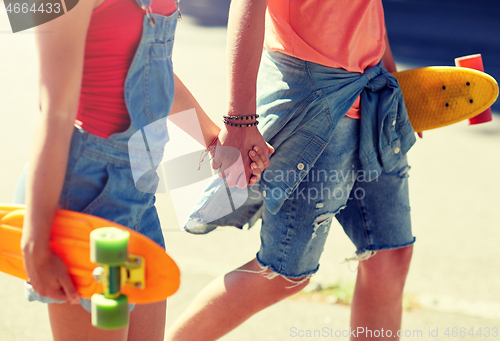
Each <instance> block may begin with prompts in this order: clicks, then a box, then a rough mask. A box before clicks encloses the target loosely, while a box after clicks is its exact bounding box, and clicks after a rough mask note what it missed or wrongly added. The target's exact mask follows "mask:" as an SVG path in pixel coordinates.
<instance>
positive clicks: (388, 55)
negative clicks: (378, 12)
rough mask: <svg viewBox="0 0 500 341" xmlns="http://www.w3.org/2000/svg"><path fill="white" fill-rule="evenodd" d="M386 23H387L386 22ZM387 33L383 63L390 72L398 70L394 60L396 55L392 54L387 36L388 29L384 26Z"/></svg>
mask: <svg viewBox="0 0 500 341" xmlns="http://www.w3.org/2000/svg"><path fill="white" fill-rule="evenodd" d="M384 25H385V24H384ZM384 31H385V35H384V41H385V52H384V55H383V56H382V64H383V65H384V67H385V69H386V70H387V71H389V72H391V73H392V72H397V71H398V70H397V68H396V63H395V62H394V57H393V56H392V51H391V46H390V45H389V38H388V36H387V29H386V28H384Z"/></svg>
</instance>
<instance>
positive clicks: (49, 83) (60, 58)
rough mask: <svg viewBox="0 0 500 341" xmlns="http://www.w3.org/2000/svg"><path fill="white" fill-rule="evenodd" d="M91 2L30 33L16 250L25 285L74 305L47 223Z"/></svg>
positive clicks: (57, 188)
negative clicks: (32, 49)
mask: <svg viewBox="0 0 500 341" xmlns="http://www.w3.org/2000/svg"><path fill="white" fill-rule="evenodd" d="M95 5H96V0H86V1H80V3H79V4H78V6H77V7H75V8H74V9H73V10H72V11H70V12H68V13H67V14H65V15H63V16H61V17H59V18H57V19H55V20H52V21H50V22H48V23H46V24H44V25H41V26H39V27H37V28H36V42H37V47H38V53H39V70H40V71H39V72H40V74H39V79H40V116H39V118H38V123H37V127H36V130H35V138H34V144H33V148H32V152H31V157H30V163H29V171H28V177H27V183H26V215H25V219H24V227H23V237H22V240H21V248H22V251H23V255H24V262H25V268H26V272H27V274H28V280H29V282H30V283H31V284H32V285H33V288H34V289H35V290H36V291H37V292H38V293H39V294H41V295H42V296H47V297H50V298H54V299H59V300H63V301H71V302H74V303H77V302H78V301H79V297H78V293H77V292H76V290H75V288H74V286H73V283H72V282H71V279H70V277H69V275H68V271H67V268H66V266H65V264H64V263H63V261H62V260H61V259H60V258H59V257H58V256H56V255H55V254H54V253H53V252H52V251H51V249H50V245H49V240H50V231H51V225H52V220H53V218H54V214H55V211H56V209H57V205H58V202H59V197H60V195H61V190H62V186H63V182H64V177H65V172H66V163H67V160H68V152H69V146H70V141H71V137H72V133H73V125H74V121H75V117H76V114H77V109H78V101H79V97H80V85H81V81H82V72H83V58H84V49H85V38H86V33H87V29H88V25H89V22H90V18H91V15H92V10H93V9H94V7H95Z"/></svg>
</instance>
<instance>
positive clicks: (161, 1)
mask: <svg viewBox="0 0 500 341" xmlns="http://www.w3.org/2000/svg"><path fill="white" fill-rule="evenodd" d="M175 9H176V4H175V1H174V0H156V1H154V0H153V2H152V10H153V13H158V14H161V15H169V14H171V13H173V12H174V11H175ZM143 20H144V11H143V10H142V9H141V8H140V7H139V6H138V5H137V3H136V2H135V0H105V1H104V3H103V4H102V5H100V6H99V7H97V8H96V9H95V10H94V12H93V14H92V19H91V21H90V25H89V28H88V31H87V40H86V43H85V59H84V66H83V78H82V88H81V93H80V102H79V105H78V115H77V124H79V125H80V126H81V127H82V128H83V129H85V130H86V131H88V132H89V133H91V134H94V135H97V136H100V137H104V138H107V137H109V136H110V135H111V134H113V133H117V132H121V131H124V130H126V129H127V128H128V126H129V124H130V116H129V113H128V110H127V107H126V105H125V96H124V92H123V89H124V85H125V79H126V77H127V72H128V69H129V67H130V64H131V63H132V59H133V58H134V55H135V51H136V49H137V46H138V45H139V42H140V40H141V35H142V23H143Z"/></svg>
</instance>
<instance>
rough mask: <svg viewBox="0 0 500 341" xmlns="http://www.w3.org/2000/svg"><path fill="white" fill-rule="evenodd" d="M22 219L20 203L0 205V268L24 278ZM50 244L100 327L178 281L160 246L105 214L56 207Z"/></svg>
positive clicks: (116, 322) (112, 325) (163, 294)
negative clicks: (99, 214)
mask: <svg viewBox="0 0 500 341" xmlns="http://www.w3.org/2000/svg"><path fill="white" fill-rule="evenodd" d="M23 219H24V206H23V205H0V223H1V225H0V271H1V272H5V273H7V274H10V275H13V276H16V277H19V278H21V279H24V280H27V276H26V272H25V270H24V266H23V259H22V254H21V249H20V244H21V234H22V226H23ZM50 245H51V247H52V250H53V251H54V252H55V253H56V254H57V255H59V256H60V257H61V258H62V259H63V260H64V262H65V263H66V265H67V266H68V270H69V273H70V276H71V278H72V280H73V283H74V284H75V287H76V289H77V290H78V293H79V294H80V296H81V297H84V298H88V299H91V300H92V323H93V324H94V326H96V327H99V328H102V329H117V328H121V327H123V326H125V325H127V324H128V303H152V302H158V301H162V300H165V299H166V298H167V297H168V296H170V295H172V294H173V293H175V292H176V291H177V289H178V287H179V281H180V273H179V269H178V267H177V265H176V264H175V262H174V261H173V260H172V259H171V258H170V257H169V256H168V255H167V254H166V253H165V250H164V249H163V248H161V247H160V246H159V245H158V244H156V243H155V242H153V241H152V240H150V239H149V238H147V237H145V236H143V235H142V234H140V233H138V232H135V231H133V230H131V229H128V228H126V227H124V226H122V225H119V224H116V223H114V222H112V221H109V220H105V219H102V218H98V217H94V216H91V215H88V214H83V213H79V212H72V211H67V210H58V211H57V213H56V216H55V218H54V223H53V225H52V232H51V241H50ZM91 260H92V261H93V262H94V263H93V262H92V261H91ZM100 293H103V295H100ZM96 294H97V295H96ZM125 315H126V316H125Z"/></svg>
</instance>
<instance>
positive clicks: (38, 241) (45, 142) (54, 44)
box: [16, 0, 263, 341]
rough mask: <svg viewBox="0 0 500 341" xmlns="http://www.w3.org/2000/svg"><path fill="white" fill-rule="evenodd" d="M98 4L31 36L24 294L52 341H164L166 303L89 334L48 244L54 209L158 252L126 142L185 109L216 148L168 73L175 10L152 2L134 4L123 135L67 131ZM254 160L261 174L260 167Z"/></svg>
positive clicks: (93, 0)
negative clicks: (115, 227)
mask: <svg viewBox="0 0 500 341" xmlns="http://www.w3.org/2000/svg"><path fill="white" fill-rule="evenodd" d="M104 1H105V0H82V1H80V3H79V4H78V6H77V7H76V8H75V9H72V10H71V11H69V12H68V13H67V14H65V15H64V16H62V17H59V18H58V19H56V20H53V21H51V22H49V23H47V24H44V25H42V26H40V28H41V30H43V34H37V43H38V47H39V51H40V53H39V55H40V109H41V113H42V115H41V118H40V122H39V124H38V127H37V131H36V135H35V143H34V148H33V153H32V156H31V159H30V166H29V167H27V168H26V169H25V172H24V173H23V176H22V178H21V181H20V182H19V186H18V191H17V193H16V201H17V202H24V203H26V205H27V210H26V217H25V224H24V234H23V239H22V245H21V246H22V249H23V253H24V258H25V267H26V271H27V274H28V278H29V282H30V283H29V284H27V288H26V293H27V297H28V299H29V300H38V301H42V302H46V303H51V304H49V316H50V321H51V327H52V332H53V336H54V339H55V340H93V341H95V340H126V339H128V340H148V341H150V340H163V334H164V330H165V316H166V302H159V303H154V304H148V305H140V306H137V307H135V309H133V308H134V307H132V306H131V310H132V309H133V310H132V312H131V316H130V325H129V327H127V328H123V329H121V330H117V331H102V330H98V329H95V328H93V327H91V324H90V315H89V314H88V311H89V310H90V304H89V301H88V300H85V299H80V298H79V297H78V294H77V292H76V290H75V288H74V286H73V284H72V282H71V279H70V277H69V275H68V271H67V268H66V266H65V264H64V263H63V262H62V260H61V259H60V258H59V257H58V256H57V255H55V254H54V253H52V251H51V249H50V246H49V238H50V228H51V223H52V219H53V217H54V214H55V211H56V209H57V208H62V209H69V210H74V211H80V212H84V213H88V214H92V215H96V216H100V217H103V218H106V219H109V220H113V221H115V222H118V223H120V224H123V225H125V226H127V227H129V228H132V229H135V230H136V231H138V232H140V233H143V234H145V235H146V236H148V237H149V238H151V239H152V240H154V241H155V242H157V243H158V244H159V245H161V246H163V247H164V240H163V235H162V232H161V227H160V222H159V219H158V214H157V212H156V208H155V207H154V200H155V198H154V192H155V190H156V187H157V185H158V177H157V176H156V174H155V172H149V173H148V174H150V178H149V179H147V181H146V182H147V187H148V188H147V190H144V188H142V190H139V189H137V188H136V184H135V183H134V178H133V174H132V170H131V167H130V161H129V148H128V142H129V139H130V137H131V136H132V135H134V133H136V132H139V131H140V130H141V129H142V128H144V127H146V126H148V125H150V124H151V123H154V122H156V121H158V120H161V119H163V118H165V117H166V116H167V115H168V114H169V112H170V111H172V112H180V111H183V110H186V109H191V108H195V109H196V111H197V114H198V119H199V121H200V123H201V125H202V129H203V141H201V142H202V143H204V145H205V146H207V145H210V143H211V142H212V141H214V139H215V137H217V135H218V133H219V130H220V129H219V128H218V127H217V125H215V124H214V123H213V122H212V121H211V120H210V119H209V118H208V117H207V116H206V114H205V113H204V112H203V110H202V109H201V108H200V107H199V105H198V103H197V102H196V100H195V99H194V98H193V97H192V95H191V94H190V93H189V91H188V90H187V89H186V88H185V87H184V85H183V84H182V83H181V82H180V80H178V79H177V78H176V77H175V75H174V73H173V70H172V62H171V53H172V46H173V40H174V31H175V27H176V23H177V19H178V16H179V12H178V10H175V11H174V12H173V13H171V14H170V15H168V16H164V15H159V14H154V13H152V12H151V7H150V5H151V0H136V1H137V4H138V5H139V6H140V8H142V9H143V10H144V19H143V24H142V36H141V38H140V42H138V45H137V46H138V47H137V49H136V51H135V56H134V58H133V61H132V63H131V65H130V67H129V70H128V73H127V77H126V80H125V84H124V96H125V103H126V106H127V109H128V113H129V115H130V125H129V127H128V129H126V130H125V131H122V132H118V133H113V134H112V135H110V136H109V137H108V138H103V137H99V136H96V135H94V134H90V133H88V132H87V131H85V130H84V129H82V128H80V127H74V122H75V117H76V113H77V108H78V103H79V98H80V96H81V94H80V85H81V84H82V73H83V71H84V70H83V55H84V53H87V52H89V51H86V34H87V30H88V27H89V25H90V23H91V20H92V19H93V18H94V12H93V11H94V9H95V8H97V7H98V6H99V5H101V4H102V3H103V2H104ZM120 1H133V0H120ZM121 4H123V3H121ZM115 15H118V14H115ZM131 24H133V23H131ZM113 29H116V30H120V29H124V27H114V28H113ZM103 34H104V33H103ZM90 52H92V51H90ZM174 83H175V96H174ZM96 86H98V87H99V86H101V87H102V86H105V85H103V84H98V85H96ZM174 97H175V98H174ZM156 135H157V136H156V137H157V138H158V141H160V143H159V148H160V150H162V148H163V145H164V143H166V141H167V140H168V137H167V133H166V130H165V129H164V130H160V131H158V132H156ZM252 160H254V161H256V162H257V164H258V166H260V167H261V168H263V165H262V162H261V161H260V159H259V160H256V159H254V158H252ZM254 170H255V173H256V175H255V176H254V178H253V181H255V180H256V178H255V177H258V175H259V174H260V171H259V169H258V168H254ZM24 188H26V191H25V190H24ZM24 193H26V197H24ZM69 303H71V304H69ZM77 303H80V305H82V306H83V308H84V309H85V310H87V312H86V311H85V310H84V309H82V308H81V307H80V306H79V305H76V304H77ZM74 304H75V305H74Z"/></svg>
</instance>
